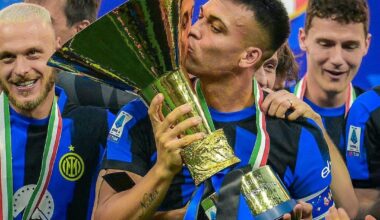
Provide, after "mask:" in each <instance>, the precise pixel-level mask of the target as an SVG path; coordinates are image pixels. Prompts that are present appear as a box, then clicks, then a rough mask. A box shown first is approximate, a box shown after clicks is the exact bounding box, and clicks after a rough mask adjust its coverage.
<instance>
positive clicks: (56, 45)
mask: <svg viewBox="0 0 380 220" xmlns="http://www.w3.org/2000/svg"><path fill="white" fill-rule="evenodd" d="M61 47H62V43H61V38H60V37H57V38H56V39H55V50H58V49H60V48H61Z"/></svg>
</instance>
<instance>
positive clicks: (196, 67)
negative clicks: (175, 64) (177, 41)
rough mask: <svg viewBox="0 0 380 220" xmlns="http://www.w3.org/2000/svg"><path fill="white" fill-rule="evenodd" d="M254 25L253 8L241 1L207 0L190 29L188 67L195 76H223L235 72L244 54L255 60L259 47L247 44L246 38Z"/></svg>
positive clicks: (250, 33) (251, 33)
mask: <svg viewBox="0 0 380 220" xmlns="http://www.w3.org/2000/svg"><path fill="white" fill-rule="evenodd" d="M255 27H256V25H255V23H254V19H253V12H252V11H250V10H248V9H247V8H246V7H244V6H243V5H238V4H234V3H233V2H232V1H223V0H210V1H208V3H206V4H205V5H204V6H203V7H202V8H201V11H200V14H199V19H198V21H197V22H196V23H195V24H194V25H193V26H192V27H191V29H190V34H189V39H188V53H187V58H186V64H185V67H186V69H187V71H188V72H190V73H192V74H194V75H195V76H198V77H223V76H226V75H231V74H232V75H233V74H235V73H236V72H238V71H239V70H238V69H239V68H240V66H239V65H240V64H241V62H240V61H241V60H242V59H244V58H247V57H248V58H249V59H251V58H252V62H257V61H258V60H259V59H260V58H261V50H260V49H258V48H252V47H250V46H251V43H250V41H249V40H250V37H249V36H251V35H255V34H256V32H257V31H255ZM247 48H248V50H249V51H247ZM248 62H250V61H248Z"/></svg>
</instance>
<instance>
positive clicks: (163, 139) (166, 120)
mask: <svg viewBox="0 0 380 220" xmlns="http://www.w3.org/2000/svg"><path fill="white" fill-rule="evenodd" d="M163 101H164V96H163V95H162V94H158V95H156V96H155V97H154V98H153V100H152V102H151V104H150V106H149V110H148V114H149V118H150V120H151V123H152V127H153V133H154V138H155V141H156V148H157V164H156V165H157V166H159V167H160V168H161V169H160V175H169V176H174V175H175V174H176V173H178V172H179V171H180V170H181V168H182V163H183V162H182V158H181V155H180V152H181V149H182V148H184V147H185V146H187V145H188V144H190V143H192V142H194V141H197V140H200V139H202V138H203V137H204V136H205V134H204V133H196V134H192V135H183V133H184V131H185V130H186V129H188V128H191V127H194V126H197V125H198V124H200V123H202V119H201V118H200V117H192V118H187V119H186V120H184V121H180V122H178V120H179V119H180V118H181V117H182V116H184V115H185V114H187V113H189V112H190V111H191V106H190V105H189V104H184V105H181V106H179V107H177V108H175V109H174V110H173V111H172V112H170V113H169V114H168V115H167V116H166V117H164V115H163V114H162V104H163Z"/></svg>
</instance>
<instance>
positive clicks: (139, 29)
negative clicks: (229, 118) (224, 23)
mask: <svg viewBox="0 0 380 220" xmlns="http://www.w3.org/2000/svg"><path fill="white" fill-rule="evenodd" d="M184 1H186V0H183V1H176V0H155V1H151V0H130V1H128V2H126V3H124V4H123V5H121V6H119V7H118V8H116V9H115V10H113V11H112V12H110V13H108V14H107V15H105V16H103V17H101V18H100V19H99V20H97V21H96V22H94V23H93V24H92V25H90V26H89V27H88V28H86V29H84V30H83V31H81V32H80V33H78V34H77V35H76V36H75V37H74V38H73V39H71V40H70V41H69V42H67V43H66V44H65V45H64V46H63V47H62V48H61V49H60V50H59V51H57V52H56V53H55V54H54V55H53V56H52V58H51V59H50V61H49V65H52V66H55V67H58V68H61V69H63V70H66V71H69V72H73V73H78V74H81V73H83V74H85V75H86V76H88V77H89V78H92V79H94V80H97V81H100V82H103V83H107V84H110V85H112V86H114V87H117V88H120V89H124V90H131V88H132V89H133V90H134V91H135V92H137V93H138V94H140V95H141V96H142V97H143V98H144V99H145V100H146V101H147V102H148V103H149V102H151V101H152V99H153V97H154V96H155V95H157V94H159V93H162V94H163V95H164V103H163V106H162V110H163V113H164V115H167V114H168V113H169V112H171V111H173V110H174V109H175V108H176V107H178V106H181V105H183V104H185V103H189V104H190V105H191V107H192V110H191V111H190V112H189V113H187V114H186V115H185V117H182V118H180V120H179V121H183V120H185V119H186V118H190V117H197V116H198V117H201V118H202V121H203V123H201V124H199V125H197V126H195V127H193V128H190V129H187V130H186V131H185V132H184V134H185V135H189V134H195V133H198V132H203V133H205V134H206V137H205V138H204V139H202V140H199V141H196V142H193V143H191V144H189V145H188V146H186V147H185V148H184V149H183V150H182V152H181V155H182V158H183V161H184V163H185V164H186V165H187V166H188V168H189V170H190V173H191V175H192V177H193V179H194V181H195V183H196V184H197V185H198V184H199V183H201V182H203V181H204V180H206V179H207V178H209V177H211V176H212V175H213V174H215V173H217V172H218V171H220V170H222V169H224V168H226V167H228V166H230V165H232V164H235V163H237V162H239V159H238V158H237V157H236V156H234V153H233V150H232V149H231V147H230V146H229V145H228V142H227V139H226V137H225V135H224V132H223V130H217V131H215V129H214V127H213V122H212V119H211V116H210V114H209V112H208V109H207V106H206V107H203V109H202V106H201V105H200V103H199V101H198V99H197V97H196V95H195V94H194V92H193V90H192V87H191V85H190V83H189V80H188V77H187V76H188V75H187V73H186V71H185V70H184V69H182V68H181V65H180V64H181V56H180V48H182V47H183V45H184V42H183V41H182V40H181V39H180V36H181V33H180V29H181V28H180V25H181V21H180V20H181V19H179V17H180V16H179V15H180V14H181V12H180V8H181V7H180V6H181V4H183V2H184ZM186 37H187V36H186Z"/></svg>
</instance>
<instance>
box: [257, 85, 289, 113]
mask: <svg viewBox="0 0 380 220" xmlns="http://www.w3.org/2000/svg"><path fill="white" fill-rule="evenodd" d="M288 94H289V92H288V91H286V90H280V91H277V92H272V93H271V94H269V95H268V96H267V97H266V98H265V100H264V102H263V104H262V105H261V107H262V108H263V107H264V108H265V110H266V112H264V113H266V114H269V115H271V116H274V115H275V113H276V111H277V109H278V106H279V105H280V104H281V103H283V102H288V101H287V98H288ZM286 104H287V105H288V107H290V104H289V103H286ZM263 111H264V109H263Z"/></svg>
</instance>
